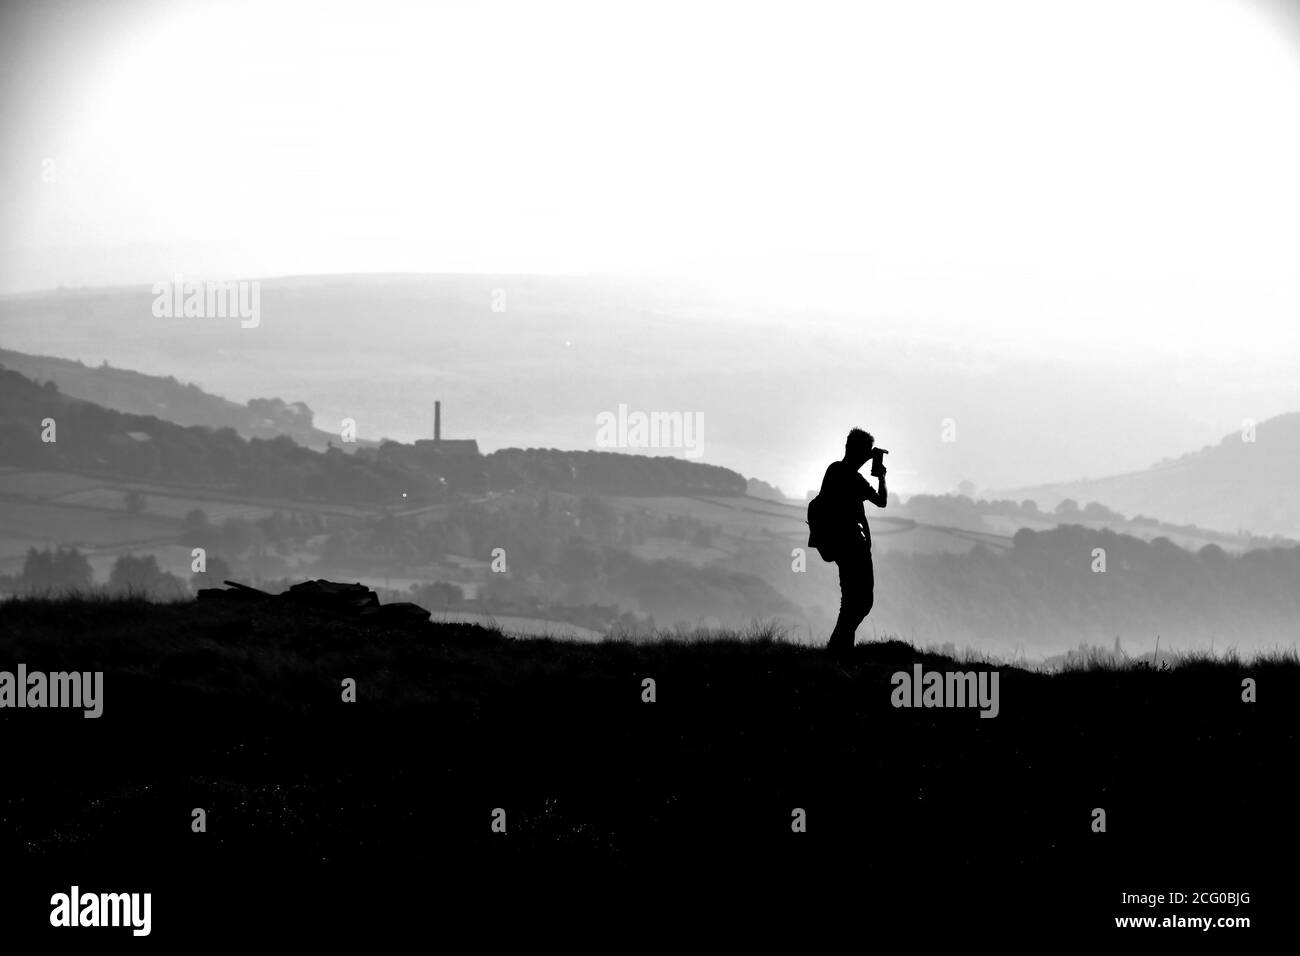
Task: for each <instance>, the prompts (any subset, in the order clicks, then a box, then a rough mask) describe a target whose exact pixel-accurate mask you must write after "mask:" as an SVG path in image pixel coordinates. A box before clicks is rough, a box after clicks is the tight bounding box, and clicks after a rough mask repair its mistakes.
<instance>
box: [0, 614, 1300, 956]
mask: <svg viewBox="0 0 1300 956" xmlns="http://www.w3.org/2000/svg"><path fill="white" fill-rule="evenodd" d="M19 662H21V663H24V664H26V665H27V668H28V670H29V671H34V670H43V671H47V672H48V671H61V670H80V671H95V670H102V671H104V673H105V677H104V691H103V699H104V704H103V708H104V709H103V716H102V717H100V718H99V719H96V720H88V719H84V718H83V717H82V715H81V712H80V711H73V712H68V711H53V710H33V709H22V710H16V709H0V739H3V740H4V741H5V757H4V762H5V765H6V767H7V769H8V770H9V771H10V772H9V773H7V774H6V783H5V786H4V788H3V803H2V804H0V807H2V808H3V809H2V810H0V816H3V817H4V825H3V826H2V827H0V858H3V859H4V860H6V861H9V863H8V870H7V873H8V874H9V875H10V876H13V875H14V874H26V876H25V877H24V878H23V879H22V880H21V881H19V885H18V888H17V889H16V890H15V891H14V893H12V894H11V895H10V896H9V897H8V901H9V904H10V905H14V906H15V913H19V912H21V913H22V914H25V915H24V916H23V918H24V919H25V920H30V919H35V920H36V921H37V922H39V921H40V920H41V919H42V918H43V917H44V915H48V903H47V902H46V901H48V898H49V894H50V893H52V892H56V891H57V890H58V889H59V888H60V884H61V886H62V889H63V890H64V891H66V890H67V885H68V883H69V881H72V880H73V879H74V877H73V876H72V875H70V874H78V876H77V878H78V879H80V880H81V881H82V884H83V885H89V884H91V883H93V882H95V881H96V880H98V881H100V883H102V884H106V885H107V886H110V887H112V888H115V889H117V888H124V887H125V886H128V885H137V884H138V886H139V887H140V888H142V889H152V891H153V892H154V894H155V896H154V901H155V902H154V911H155V917H154V918H155V925H156V927H157V930H156V932H164V931H167V928H168V927H169V926H170V927H172V930H176V929H177V928H179V926H180V925H181V922H180V920H181V917H180V914H182V913H184V914H188V917H189V918H191V919H198V920H200V925H202V921H203V920H205V919H207V920H209V921H210V920H211V914H210V913H209V910H210V909H211V907H212V906H214V905H215V904H214V903H213V902H212V901H211V900H206V901H205V900H204V899H203V898H202V897H196V896H195V895H194V892H193V891H194V887H196V886H221V887H227V888H234V889H230V890H229V891H230V892H238V893H239V894H243V895H241V897H240V899H241V900H244V902H241V903H240V904H239V905H240V907H243V909H241V910H240V912H241V913H243V914H244V918H251V917H249V916H248V913H249V907H251V908H252V911H254V912H264V915H265V913H279V912H280V909H279V908H280V907H282V906H283V905H284V900H285V899H287V898H288V897H286V896H285V894H292V893H294V892H298V891H303V888H304V887H311V888H312V890H311V892H310V893H306V896H307V897H309V898H310V899H312V900H313V901H314V903H313V905H316V906H319V907H322V912H323V913H325V914H326V918H327V920H332V921H334V922H333V925H337V926H338V927H340V928H346V927H348V926H349V925H352V924H355V923H357V922H358V921H360V922H365V916H364V914H365V912H366V907H365V906H363V905H362V904H361V903H359V902H358V898H357V897H356V896H355V895H354V894H357V893H360V894H363V895H362V897H360V898H362V899H368V898H370V897H369V896H368V895H366V894H375V896H376V898H379V899H384V900H390V901H392V900H422V901H424V902H423V903H421V904H420V905H425V904H427V903H429V901H436V902H437V905H438V907H440V908H444V907H450V908H451V910H453V911H454V910H456V909H457V906H456V905H453V904H456V903H457V901H460V903H461V904H464V905H469V904H474V905H478V904H482V903H483V902H484V901H485V900H490V899H498V898H505V897H498V894H506V896H507V897H508V895H509V892H510V890H511V888H512V887H513V888H519V887H527V888H528V891H529V894H530V898H537V896H538V894H546V893H555V894H557V895H559V896H562V897H565V898H568V899H570V900H572V899H573V898H575V897H576V898H579V899H581V898H582V894H583V893H585V892H609V891H615V892H617V893H627V894H632V895H633V897H635V894H639V893H654V892H658V893H661V894H663V896H664V899H665V900H667V899H669V898H672V899H675V900H678V902H679V903H681V905H705V901H707V905H709V906H716V907H717V908H718V910H719V912H721V911H725V910H726V907H727V906H729V905H732V904H730V903H728V902H727V901H728V900H747V901H748V903H747V905H749V906H757V905H760V904H759V903H758V900H759V899H760V897H757V896H754V895H752V894H753V893H754V892H756V891H761V892H763V893H770V894H773V896H774V898H775V899H779V900H785V901H787V903H788V904H789V905H794V906H807V907H812V908H814V909H819V908H821V907H830V906H831V903H830V901H831V899H832V898H834V897H836V896H838V895H839V894H847V895H848V898H851V899H852V900H853V901H854V903H853V907H854V908H853V910H852V911H851V912H852V914H853V919H855V920H874V919H882V918H885V917H886V916H887V917H888V918H889V919H903V918H904V917H906V916H908V914H911V916H914V917H917V918H921V917H923V916H924V915H925V914H926V913H929V912H932V911H935V910H936V909H938V910H942V911H943V912H946V913H948V914H955V913H958V912H962V911H964V910H965V908H966V907H968V906H969V907H982V909H980V912H981V913H983V917H982V918H984V919H986V920H993V921H996V923H997V925H998V926H999V927H1000V929H1001V931H1006V924H1007V923H1009V922H1011V921H1018V920H1023V919H1031V920H1041V921H1044V922H1051V923H1052V924H1053V925H1056V926H1057V928H1058V929H1060V928H1061V926H1063V925H1067V924H1068V925H1069V926H1070V927H1071V932H1075V931H1085V932H1086V931H1087V930H1088V929H1089V928H1093V929H1096V930H1098V931H1105V929H1106V927H1107V924H1109V926H1110V927H1111V929H1110V931H1111V932H1114V929H1113V922H1111V917H1113V916H1115V915H1124V914H1127V913H1133V912H1136V911H1134V910H1132V909H1131V908H1124V907H1121V906H1120V905H1119V899H1120V896H1119V894H1120V893H1121V892H1122V891H1126V892H1144V891H1146V890H1149V889H1153V888H1155V889H1180V888H1181V889H1189V888H1192V889H1195V888H1199V889H1201V890H1205V891H1209V890H1242V889H1246V890H1255V891H1256V894H1257V899H1258V902H1257V903H1256V904H1254V906H1253V908H1251V909H1249V910H1248V911H1247V912H1248V914H1249V915H1260V914H1263V913H1264V912H1265V910H1264V908H1263V907H1264V906H1266V905H1267V902H1268V901H1267V899H1266V898H1260V896H1261V895H1262V889H1261V888H1262V887H1265V886H1268V885H1276V884H1275V883H1272V884H1271V883H1270V880H1271V879H1272V877H1271V875H1270V874H1271V873H1273V872H1282V867H1283V866H1284V865H1285V866H1287V867H1289V866H1292V865H1293V860H1290V859H1289V858H1288V857H1286V856H1285V854H1287V853H1289V852H1290V850H1289V849H1288V847H1289V846H1291V845H1294V844H1293V841H1294V837H1295V835H1296V834H1295V823H1294V813H1293V808H1294V785H1293V783H1292V782H1291V777H1290V771H1291V765H1292V764H1293V762H1294V754H1295V752H1296V744H1297V741H1296V728H1297V721H1296V716H1297V707H1298V704H1297V701H1300V695H1298V693H1297V692H1298V691H1300V666H1298V665H1297V662H1296V660H1295V658H1294V655H1291V656H1286V655H1278V656H1275V657H1273V658H1271V659H1265V658H1260V659H1256V660H1254V661H1251V662H1246V661H1238V660H1219V661H1213V660H1206V659H1201V660H1182V661H1176V662H1175V666H1172V667H1171V668H1170V669H1168V670H1164V669H1159V668H1156V669H1152V668H1150V667H1144V666H1134V667H1130V668H1109V669H1108V668H1098V669H1094V670H1080V671H1075V672H1069V673H1063V674H1044V673H1035V672H1032V671H1028V670H1022V669H1018V668H1015V667H1010V666H1007V665H1005V664H992V663H972V664H969V665H968V664H964V663H959V662H956V661H953V660H951V659H948V658H944V657H940V656H936V655H934V654H929V653H923V652H921V651H919V650H917V649H915V648H913V647H911V646H910V645H907V644H904V643H901V642H898V641H887V642H880V643H871V644H867V645H859V646H858V647H857V648H856V649H855V654H854V657H853V659H852V660H851V661H849V662H847V663H845V664H843V665H837V664H834V663H832V662H830V661H828V660H827V659H825V658H824V656H823V655H822V654H821V653H820V652H819V651H817V650H814V649H810V648H807V647H801V646H797V645H794V644H790V643H786V642H784V641H782V640H780V639H778V638H777V636H776V635H773V634H771V633H770V632H763V631H762V630H761V629H760V630H757V631H756V632H755V633H753V634H750V635H741V634H734V633H728V634H716V635H700V636H699V639H694V640H691V639H687V640H682V639H676V640H669V639H665V640H660V641H644V642H632V641H617V640H611V641H606V642H604V643H598V644H577V643H564V642H559V641H553V640H545V639H515V638H511V637H509V636H506V635H503V634H501V633H499V632H495V631H491V630H487V629H484V628H481V627H477V626H471V625H454V624H429V625H427V626H424V627H420V628H416V629H413V630H405V629H404V630H380V629H375V628H371V627H365V626H362V625H357V624H351V623H345V622H339V621H336V620H332V619H328V618H321V617H315V616H312V615H311V614H310V613H306V612H303V611H301V610H297V611H285V610H274V609H263V610H257V611H253V610H250V609H248V608H241V607H237V606H233V607H232V606H221V605H217V604H215V603H214V604H209V603H206V602H185V603H177V604H161V605H160V604H150V603H147V602H144V601H137V600H129V599H122V600H105V599H67V600H15V601H10V602H7V603H5V604H3V605H0V670H10V671H12V670H13V669H14V668H15V666H16V664H17V663H19ZM916 663H920V664H921V665H923V667H924V669H926V670H945V671H946V670H991V669H996V670H997V671H998V672H999V677H1000V684H999V695H1000V700H999V713H998V715H997V717H996V718H993V719H986V718H980V717H979V713H978V709H976V708H971V709H967V710H960V709H951V708H946V709H926V708H923V709H911V708H895V707H893V706H892V705H891V702H890V698H891V691H892V687H891V682H890V676H891V674H893V673H894V672H896V671H907V672H909V673H910V672H911V670H912V667H913V665H914V664H916ZM1246 677H1250V678H1253V679H1254V680H1255V681H1256V682H1257V687H1258V702H1257V703H1243V701H1242V699H1241V694H1242V690H1241V685H1242V680H1243V678H1246ZM345 678H352V679H354V680H355V681H356V683H357V701H356V703H344V702H343V701H342V699H341V695H342V691H341V682H342V681H343V680H344V679H345ZM646 678H650V679H652V680H653V681H654V682H655V692H656V698H657V699H656V700H655V702H653V703H647V702H644V701H643V700H642V697H643V684H642V682H643V680H645V679H646ZM195 807H202V808H204V809H205V810H206V811H207V832H206V833H202V834H198V833H193V832H191V827H190V824H191V810H192V809H193V808H195ZM1096 807H1101V808H1104V809H1105V811H1106V814H1107V832H1105V833H1094V832H1092V830H1091V822H1092V811H1093V809H1094V808H1096ZM495 808H502V809H504V810H505V812H506V828H507V829H506V833H505V834H504V835H503V834H499V833H493V832H492V831H491V822H492V812H493V810H494V809H495ZM795 808H801V809H803V810H804V811H805V813H806V819H807V832H805V833H794V832H792V829H791V822H792V813H793V811H794V810H795ZM1279 827H1284V828H1286V832H1279V830H1278V828H1279ZM1274 867H1276V868H1277V869H1276V870H1275V869H1274ZM132 880H134V881H135V883H132V882H131V881H132ZM295 888H296V889H295ZM304 892H305V891H304ZM330 901H333V903H337V904H338V905H337V906H334V905H331V904H330ZM19 904H21V905H19ZM413 905H414V904H413ZM654 905H655V906H657V905H658V904H654ZM663 905H668V904H667V903H666V902H665V903H664V904H663ZM673 905H677V904H673ZM652 908H654V906H652ZM832 911H833V912H835V913H842V914H848V913H849V912H850V911H847V910H841V909H839V908H838V907H832ZM1197 912H1198V913H1199V909H1198V911H1197ZM205 914H206V915H205ZM1139 915H1140V914H1139ZM846 918H847V916H846ZM1260 919H1261V920H1262V919H1263V916H1262V915H1260Z"/></svg>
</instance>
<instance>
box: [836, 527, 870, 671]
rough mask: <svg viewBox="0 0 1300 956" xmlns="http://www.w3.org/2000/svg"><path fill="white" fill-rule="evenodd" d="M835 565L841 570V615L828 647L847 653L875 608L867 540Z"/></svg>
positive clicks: (837, 619) (837, 651)
mask: <svg viewBox="0 0 1300 956" xmlns="http://www.w3.org/2000/svg"><path fill="white" fill-rule="evenodd" d="M835 564H836V566H837V567H838V568H839V572H840V614H839V617H838V618H836V620H835V629H834V630H833V631H831V637H830V640H829V641H827V642H826V649H827V650H828V651H830V652H831V653H843V652H846V651H848V650H849V649H850V648H852V647H853V635H854V633H855V632H856V631H857V629H858V625H859V624H861V623H862V619H863V618H865V617H866V616H867V613H868V612H869V611H870V610H871V604H872V600H873V597H872V592H873V585H874V582H873V575H872V568H871V553H870V552H869V551H867V550H866V546H865V542H864V544H863V547H861V548H853V549H852V550H851V551H849V552H848V553H846V554H845V555H844V556H843V557H841V558H840V560H839V561H836V562H835Z"/></svg>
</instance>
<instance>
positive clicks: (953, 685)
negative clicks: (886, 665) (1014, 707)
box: [889, 664, 999, 717]
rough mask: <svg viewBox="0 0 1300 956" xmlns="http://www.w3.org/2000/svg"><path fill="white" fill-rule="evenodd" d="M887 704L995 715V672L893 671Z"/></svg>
mask: <svg viewBox="0 0 1300 956" xmlns="http://www.w3.org/2000/svg"><path fill="white" fill-rule="evenodd" d="M889 682H890V683H891V684H892V685H893V686H894V690H893V692H892V693H891V694H890V695H889V702H890V703H891V704H893V705H894V706H895V707H979V708H980V716H981V717H996V716H997V715H998V709H999V708H998V672H997V671H924V670H922V668H921V665H920V664H913V665H912V673H911V674H909V673H908V672H907V671H895V673H894V675H893V676H892V677H890V678H889Z"/></svg>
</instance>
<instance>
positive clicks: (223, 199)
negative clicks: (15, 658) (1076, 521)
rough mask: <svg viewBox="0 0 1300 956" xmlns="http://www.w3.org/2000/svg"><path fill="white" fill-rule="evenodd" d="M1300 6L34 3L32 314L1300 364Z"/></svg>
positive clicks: (15, 205) (7, 155) (14, 214)
mask: <svg viewBox="0 0 1300 956" xmlns="http://www.w3.org/2000/svg"><path fill="white" fill-rule="evenodd" d="M1280 9H1281V8H1280V7H1277V6H1270V5H1268V4H1266V3H1252V2H1246V0H1083V2H1077V3H1074V2H1054V3H1043V2H1041V0H1023V2H1011V0H981V2H977V3H976V2H961V0H955V2H925V0H922V2H909V3H897V2H885V3H869V2H855V3H849V4H843V5H825V4H817V3H806V2H800V3H789V4H781V5H776V4H771V5H769V4H758V3H752V2H751V3H737V4H732V3H726V4H724V3H708V2H701V0H691V2H686V3H673V2H665V0H655V2H653V3H635V4H633V3H619V2H594V3H565V2H543V3H537V2H534V3H518V4H504V3H491V2H470V3H432V2H431V3H414V2H412V3H384V2H370V0H368V2H365V3H355V4H331V3H321V2H314V0H313V2H305V3H279V2H274V0H256V2H252V3H239V2H229V0H225V2H219V3H217V2H212V3H208V2H174V3H145V2H99V3H66V2H64V3H60V2H48V0H43V2H40V3H29V4H26V5H24V4H21V3H20V4H17V5H8V6H6V8H5V13H4V14H3V15H2V16H3V18H4V20H3V29H2V30H0V35H2V36H3V39H2V40H0V53H2V54H3V56H0V62H2V63H3V67H0V68H2V69H3V70H4V74H3V99H2V101H0V111H2V112H0V120H2V121H3V127H4V131H5V135H4V137H3V144H2V145H0V201H2V202H3V208H4V210H5V214H4V217H3V223H2V225H0V291H13V290H22V289H30V288H41V287H50V286H53V285H54V284H55V283H58V282H63V283H76V282H85V283H118V282H152V281H154V280H156V279H161V278H166V277H168V276H170V275H172V274H173V273H175V272H178V271H179V272H183V273H185V274H187V275H190V276H218V275H223V276H224V275H229V274H238V275H245V276H265V275H275V274H284V273H299V272H334V271H367V270H384V271H388V270H393V271H399V270H413V271H515V272H557V273H578V274H582V273H589V272H614V273H640V274H646V273H665V274H677V275H686V276H691V277H695V278H701V277H702V278H705V279H707V280H708V281H710V282H714V283H716V284H717V285H718V286H719V287H720V288H725V289H726V290H727V292H728V293H729V294H733V295H735V296H736V297H737V298H739V299H748V300H750V301H755V302H766V303H769V304H772V303H787V304H793V305H798V304H808V305H810V306H815V307H817V308H829V309H832V310H837V311H840V312H843V313H844V314H845V315H847V316H851V317H854V319H855V320H860V321H863V322H868V323H871V324H872V325H873V327H875V328H877V329H884V328H889V327H891V325H896V326H897V327H899V328H900V329H903V330H908V331H909V334H915V333H916V332H917V330H920V332H921V333H922V334H924V335H928V336H934V337H940V338H946V339H949V340H951V341H954V342H962V341H967V340H969V341H972V342H983V343H990V342H991V343H994V344H995V345H996V344H998V343H1006V344H1007V347H1012V346H1014V345H1015V344H1016V343H1019V344H1020V345H1023V346H1037V347H1047V348H1055V347H1065V346H1070V347H1073V346H1075V345H1079V344H1084V345H1087V346H1088V347H1090V348H1095V349H1100V350H1110V351H1113V352H1123V351H1129V350H1137V351H1144V352H1151V351H1155V352H1162V351H1165V352H1169V353H1171V354H1174V353H1184V352H1189V351H1190V352H1197V353H1200V354H1205V355H1217V356H1227V355H1234V356H1241V357H1243V358H1263V357H1269V358H1271V359H1274V360H1276V359H1277V358H1278V357H1279V356H1283V357H1285V356H1287V355H1288V354H1295V355H1300V270H1298V269H1296V264H1297V263H1300V228H1297V225H1296V224H1297V223H1300V176H1297V174H1296V170H1297V169H1300V122H1297V118H1300V44H1298V43H1297V42H1296V35H1297V32H1296V23H1295V20H1294V18H1291V19H1288V18H1287V17H1286V16H1284V15H1282V14H1280V13H1279V12H1278V11H1279V10H1280Z"/></svg>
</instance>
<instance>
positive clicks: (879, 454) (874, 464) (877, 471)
mask: <svg viewBox="0 0 1300 956" xmlns="http://www.w3.org/2000/svg"><path fill="white" fill-rule="evenodd" d="M888 454H889V449H887V448H873V449H871V477H872V478H881V477H883V476H884V474H885V456H886V455H888Z"/></svg>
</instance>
